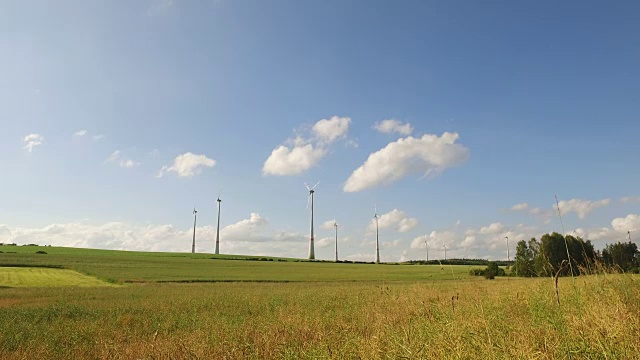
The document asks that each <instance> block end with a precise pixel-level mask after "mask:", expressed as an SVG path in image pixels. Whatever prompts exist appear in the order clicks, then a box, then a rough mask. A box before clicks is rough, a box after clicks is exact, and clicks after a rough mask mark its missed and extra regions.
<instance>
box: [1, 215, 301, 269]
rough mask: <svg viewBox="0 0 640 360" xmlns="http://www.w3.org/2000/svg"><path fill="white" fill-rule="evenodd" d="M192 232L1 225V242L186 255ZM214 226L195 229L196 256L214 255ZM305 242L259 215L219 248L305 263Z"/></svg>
mask: <svg viewBox="0 0 640 360" xmlns="http://www.w3.org/2000/svg"><path fill="white" fill-rule="evenodd" d="M192 236H193V228H192V227H190V226H188V227H187V228H185V229H178V228H176V227H175V226H173V225H170V224H165V225H136V224H130V223H124V222H108V223H104V224H90V223H85V222H80V223H66V224H51V225H48V226H45V227H44V228H10V227H9V226H7V225H1V224H0V242H2V243H17V244H19V245H24V244H31V243H35V244H40V245H53V246H68V247H81V248H95V249H113V250H132V251H169V252H189V251H191V242H192ZM215 237H216V228H215V226H210V225H206V226H198V227H197V229H196V251H198V252H210V253H211V252H213V249H214V244H215ZM307 241H308V239H307V237H306V236H305V235H303V234H298V233H293V232H288V231H274V230H273V229H271V227H270V225H269V222H268V221H267V220H266V219H265V218H263V217H261V216H260V215H259V214H251V216H250V218H248V219H243V220H240V221H238V222H236V223H234V224H231V225H229V226H227V227H225V228H224V229H221V232H220V247H221V251H222V252H223V253H225V254H240V255H262V256H282V257H297V258H304V257H306V253H307V250H308V248H307Z"/></svg>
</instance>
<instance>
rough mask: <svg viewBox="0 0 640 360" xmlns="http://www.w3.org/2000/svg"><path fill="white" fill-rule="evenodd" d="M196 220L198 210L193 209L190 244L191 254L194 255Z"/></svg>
mask: <svg viewBox="0 0 640 360" xmlns="http://www.w3.org/2000/svg"><path fill="white" fill-rule="evenodd" d="M197 219H198V210H196V208H195V207H194V208H193V242H192V243H191V253H192V254H195V252H196V220H197Z"/></svg>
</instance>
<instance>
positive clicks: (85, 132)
mask: <svg viewBox="0 0 640 360" xmlns="http://www.w3.org/2000/svg"><path fill="white" fill-rule="evenodd" d="M85 135H87V130H78V131H76V132H75V133H73V136H85Z"/></svg>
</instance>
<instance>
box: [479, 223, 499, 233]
mask: <svg viewBox="0 0 640 360" xmlns="http://www.w3.org/2000/svg"><path fill="white" fill-rule="evenodd" d="M503 231H504V225H502V224H501V223H492V224H489V225H488V226H483V227H481V228H480V231H478V232H479V233H480V234H482V235H493V234H499V233H501V232H503Z"/></svg>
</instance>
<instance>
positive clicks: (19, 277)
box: [0, 267, 110, 287]
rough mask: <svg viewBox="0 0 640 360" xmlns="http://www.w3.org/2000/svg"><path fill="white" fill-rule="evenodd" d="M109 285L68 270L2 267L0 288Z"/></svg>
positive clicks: (0, 270)
mask: <svg viewBox="0 0 640 360" xmlns="http://www.w3.org/2000/svg"><path fill="white" fill-rule="evenodd" d="M109 285H110V284H109V283H107V282H105V281H102V280H99V279H96V278H94V277H92V276H87V275H83V274H80V273H79V272H77V271H73V270H68V269H49V268H32V267H0V287H40V286H44V287H52V286H109Z"/></svg>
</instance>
